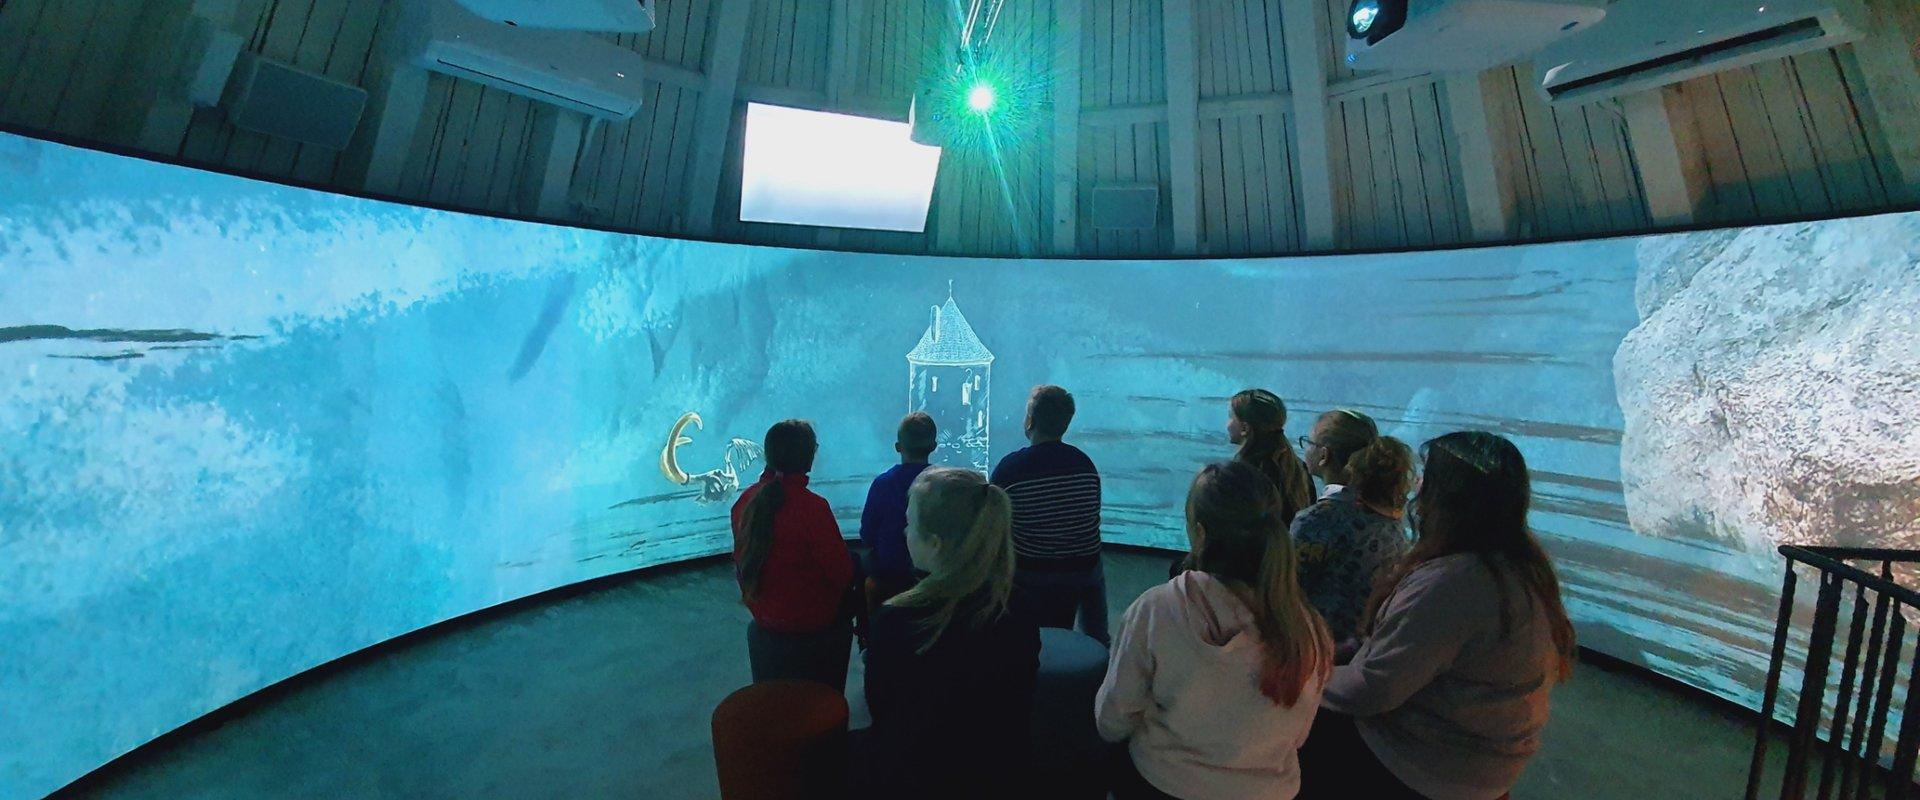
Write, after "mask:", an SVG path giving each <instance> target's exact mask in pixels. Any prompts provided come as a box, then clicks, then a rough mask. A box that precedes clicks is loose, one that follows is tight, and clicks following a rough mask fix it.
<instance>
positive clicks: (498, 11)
mask: <svg viewBox="0 0 1920 800" xmlns="http://www.w3.org/2000/svg"><path fill="white" fill-rule="evenodd" d="M460 5H463V6H466V7H467V9H468V10H470V11H472V12H473V13H475V14H478V15H480V16H481V17H483V18H485V19H489V20H492V21H494V22H504V23H506V24H508V25H513V26H517V27H522V28H558V29H562V30H576V31H613V32H616V33H646V32H648V31H651V30H653V0H460Z"/></svg>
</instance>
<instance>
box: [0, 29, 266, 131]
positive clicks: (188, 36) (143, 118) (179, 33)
mask: <svg viewBox="0 0 1920 800" xmlns="http://www.w3.org/2000/svg"><path fill="white" fill-rule="evenodd" d="M0 5H5V4H4V3H0ZM237 8H238V4H237V0H187V1H186V2H180V1H179V0H175V2H172V3H165V2H154V3H149V4H147V5H146V6H145V7H144V8H142V9H141V11H140V19H139V21H138V22H136V23H135V24H137V25H139V26H140V27H141V29H143V30H148V31H152V32H153V34H154V35H155V37H156V39H157V41H159V42H160V43H161V44H159V45H158V46H156V47H155V48H154V49H155V50H156V55H155V56H153V58H152V59H151V61H150V62H149V63H148V64H146V65H145V66H146V67H147V68H149V69H150V70H151V71H149V72H145V73H134V74H138V75H141V76H142V77H145V78H149V79H150V80H140V79H136V78H133V77H131V76H130V77H129V78H128V79H127V80H123V81H121V82H120V83H121V85H120V87H118V88H116V96H117V98H118V99H116V101H115V102H116V103H119V104H124V105H128V106H131V105H135V103H136V101H137V100H138V101H145V102H144V105H145V109H144V111H143V112H140V113H138V114H137V115H136V116H134V117H133V118H132V119H131V120H129V121H127V122H125V123H122V124H120V125H116V126H114V127H116V128H118V129H119V133H120V134H121V135H129V134H130V138H131V139H132V140H133V144H134V146H135V147H138V148H140V149H142V150H146V151H149V152H155V153H165V154H168V155H172V154H175V153H178V152H179V151H180V141H181V140H182V139H185V138H186V135H187V127H188V126H189V125H191V124H192V123H193V108H194V107H193V103H192V102H191V101H190V100H189V99H188V98H187V83H188V81H189V79H190V78H191V77H192V75H191V73H192V72H193V70H194V67H195V66H197V64H198V62H199V61H200V59H201V57H202V56H203V55H204V53H203V52H202V48H203V46H204V45H205V44H206V42H205V41H204V40H202V39H199V38H196V37H195V36H193V35H192V34H193V32H194V28H195V26H196V25H204V26H209V27H211V28H212V29H214V30H220V31H225V30H228V29H229V28H231V27H232V26H233V24H234V17H235V16H236V15H238V13H239V12H238V10H237ZM196 18H198V21H197V22H196ZM134 92H142V93H143V94H144V96H136V95H134V94H133V93H134ZM122 119H125V118H124V117H123V118H122Z"/></svg>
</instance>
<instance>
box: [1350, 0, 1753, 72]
mask: <svg viewBox="0 0 1920 800" xmlns="http://www.w3.org/2000/svg"><path fill="white" fill-rule="evenodd" d="M1718 1H1719V0H1675V2H1688V3H1693V2H1718ZM1603 2H1604V0H1354V2H1353V3H1351V4H1350V5H1348V7H1347V16H1346V19H1345V20H1344V22H1343V24H1344V25H1345V27H1346V30H1347V57H1346V60H1347V64H1348V65H1349V66H1351V67H1353V68H1354V69H1361V70H1387V71H1394V72H1442V71H1456V70H1457V71H1479V70H1483V69H1488V68H1491V67H1495V66H1499V65H1501V64H1505V63H1508V62H1511V61H1517V60H1519V59H1522V58H1525V57H1527V56H1530V55H1533V54H1534V53H1536V52H1538V51H1539V50H1540V48H1542V47H1545V46H1546V45H1547V44H1549V43H1551V42H1553V41H1555V40H1558V39H1561V38H1563V37H1565V36H1568V35H1570V34H1571V33H1572V32H1574V31H1577V30H1580V29H1583V28H1585V27H1587V26H1589V25H1593V24H1594V23H1597V22H1599V21H1600V20H1601V19H1602V18H1603V17H1605V16H1607V13H1608V12H1607V10H1606V9H1605V8H1604V7H1603V6H1602V3H1603Z"/></svg>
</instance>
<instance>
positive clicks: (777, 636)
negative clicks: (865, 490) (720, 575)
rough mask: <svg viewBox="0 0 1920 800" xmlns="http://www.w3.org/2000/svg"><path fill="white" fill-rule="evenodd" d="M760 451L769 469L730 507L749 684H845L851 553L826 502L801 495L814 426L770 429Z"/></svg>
mask: <svg viewBox="0 0 1920 800" xmlns="http://www.w3.org/2000/svg"><path fill="white" fill-rule="evenodd" d="M762 449H763V450H764V451H765V452H766V454H767V471H766V473H765V474H764V475H762V476H761V478H760V481H759V482H758V483H755V484H754V485H752V486H750V487H747V490H746V491H745V492H742V493H741V495H740V500H739V501H738V502H736V503H734V504H733V558H734V574H735V576H736V577H737V578H738V579H739V582H740V599H741V600H742V601H743V602H745V603H746V606H747V610H748V611H750V612H752V614H753V624H752V625H750V626H748V629H747V656H748V658H749V659H750V661H751V662H752V667H753V679H754V680H755V681H763V680H774V679H780V678H800V679H807V680H817V681H820V682H822V683H826V684H829V685H833V686H835V687H836V688H844V687H845V686H846V682H847V658H848V652H849V648H850V647H851V645H852V638H853V626H852V622H851V619H850V617H849V616H848V615H846V614H845V613H843V609H844V607H845V601H846V597H847V593H848V590H849V588H850V587H851V586H852V584H853V577H854V569H853V555H852V554H851V553H849V552H848V551H847V543H846V541H845V540H843V539H841V538H840V524H839V523H838V522H837V521H835V520H834V518H833V509H832V508H831V507H830V506H829V505H828V504H827V500H826V498H824V497H821V496H820V495H817V494H814V493H813V492H812V491H810V490H808V489H807V473H808V472H811V471H812V470H813V457H814V454H815V453H816V452H818V451H819V449H820V448H819V441H818V440H817V439H816V438H815V437H814V433H813V425H812V424H810V423H808V422H807V421H806V420H799V419H790V420H786V421H784V422H779V423H775V424H774V426H773V427H772V428H769V429H768V430H767V436H766V440H765V443H764V444H763V445H762Z"/></svg>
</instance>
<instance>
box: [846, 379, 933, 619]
mask: <svg viewBox="0 0 1920 800" xmlns="http://www.w3.org/2000/svg"><path fill="white" fill-rule="evenodd" d="M938 441H939V432H938V430H937V429H936V428H935V426H934V424H933V417H931V416H929V415H928V414H927V412H925V411H915V412H913V413H911V414H908V415H907V416H906V417H905V418H904V419H901V420H900V427H899V429H898V430H897V431H895V433H894V439H893V449H894V451H895V452H898V453H899V454H900V463H898V464H895V465H894V466H893V467H892V468H890V469H888V470H887V471H886V472H882V473H880V476H879V477H877V478H874V479H873V485H872V486H871V487H869V488H868V489H867V504H866V506H865V507H863V508H862V509H861V511H860V541H861V542H864V543H865V544H866V546H867V575H868V577H870V578H872V579H873V588H874V591H873V593H872V595H871V596H869V597H868V598H867V602H868V603H874V604H877V603H881V602H884V601H885V600H886V599H887V598H889V597H892V596H894V595H896V594H899V593H900V592H902V591H905V590H906V588H907V587H908V586H911V585H913V559H912V558H911V557H909V555H908V553H907V489H908V488H909V487H911V486H913V480H914V479H915V478H918V477H920V473H922V472H925V471H926V469H927V463H928V461H927V460H928V458H929V457H931V456H932V455H933V451H934V449H935V448H936V447H937V446H938Z"/></svg>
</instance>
